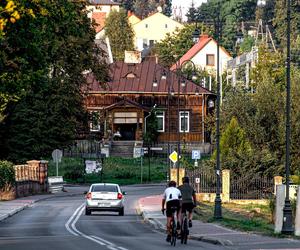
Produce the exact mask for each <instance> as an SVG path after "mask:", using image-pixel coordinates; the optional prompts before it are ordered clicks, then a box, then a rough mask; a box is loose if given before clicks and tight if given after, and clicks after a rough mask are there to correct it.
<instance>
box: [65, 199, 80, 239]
mask: <svg viewBox="0 0 300 250" xmlns="http://www.w3.org/2000/svg"><path fill="white" fill-rule="evenodd" d="M83 205H84V203H82V204H81V205H80V206H79V207H78V208H77V209H76V210H75V212H74V213H73V214H72V216H71V217H70V219H69V220H68V221H67V223H66V224H65V227H66V229H67V230H68V231H69V232H70V233H71V234H73V235H75V236H78V234H77V233H74V231H73V230H71V229H70V225H69V224H70V223H71V221H72V220H73V218H74V217H75V216H76V214H77V212H78V210H80V208H81V207H82V206H83Z"/></svg>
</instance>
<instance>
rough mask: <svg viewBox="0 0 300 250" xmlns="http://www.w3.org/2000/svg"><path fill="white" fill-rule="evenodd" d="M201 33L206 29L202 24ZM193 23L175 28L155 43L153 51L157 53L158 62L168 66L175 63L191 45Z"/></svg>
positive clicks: (192, 43)
mask: <svg viewBox="0 0 300 250" xmlns="http://www.w3.org/2000/svg"><path fill="white" fill-rule="evenodd" d="M200 29H201V30H202V31H203V33H207V32H208V30H207V29H206V27H205V26H204V25H202V26H201V27H200ZM194 30H195V25H192V24H190V25H186V26H185V27H184V28H183V29H176V30H175V31H174V32H173V33H172V34H169V33H168V34H167V36H166V38H165V39H164V40H162V41H161V42H159V43H157V44H156V45H155V48H154V51H155V53H156V54H157V55H158V57H159V60H160V63H161V64H163V65H165V66H167V67H169V66H171V65H173V64H174V63H176V61H177V60H178V59H179V58H180V57H182V56H183V55H184V54H185V53H186V52H187V51H188V50H189V49H190V48H191V47H192V46H193V45H194V42H193V36H192V34H193V32H194Z"/></svg>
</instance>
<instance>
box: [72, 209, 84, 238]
mask: <svg viewBox="0 0 300 250" xmlns="http://www.w3.org/2000/svg"><path fill="white" fill-rule="evenodd" d="M84 209H85V207H84V205H83V207H82V208H81V210H79V212H78V214H77V216H76V217H75V219H74V220H73V223H72V224H71V227H72V229H73V230H74V231H75V232H76V233H78V234H79V235H82V233H81V232H79V231H78V230H77V228H76V226H75V223H76V222H77V221H78V219H79V217H80V216H81V214H82V212H83V210H84Z"/></svg>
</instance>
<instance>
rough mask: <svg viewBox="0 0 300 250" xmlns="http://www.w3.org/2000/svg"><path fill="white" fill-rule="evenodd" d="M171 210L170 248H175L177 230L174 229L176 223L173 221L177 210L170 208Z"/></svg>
mask: <svg viewBox="0 0 300 250" xmlns="http://www.w3.org/2000/svg"><path fill="white" fill-rule="evenodd" d="M171 210H172V218H171V241H170V243H171V246H174V247H175V246H176V240H177V228H176V221H175V212H176V210H177V207H171Z"/></svg>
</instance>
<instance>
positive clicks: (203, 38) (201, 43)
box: [171, 35, 231, 70]
mask: <svg viewBox="0 0 300 250" xmlns="http://www.w3.org/2000/svg"><path fill="white" fill-rule="evenodd" d="M211 41H212V42H213V43H214V44H215V45H217V42H216V41H215V40H214V39H213V38H212V37H210V36H209V35H201V36H200V39H199V41H198V42H197V43H196V44H195V45H194V46H193V47H192V48H191V49H189V50H188V51H187V52H186V53H185V54H184V55H183V56H182V57H181V58H180V59H179V62H178V61H177V62H176V63H175V64H174V65H172V67H171V70H175V69H176V64H178V63H179V65H182V63H183V62H185V61H186V60H191V59H192V58H193V57H194V56H195V55H196V54H198V53H199V52H200V51H201V50H202V49H204V48H205V46H206V45H208V44H209V42H211ZM220 49H221V50H222V51H223V52H224V53H225V54H227V55H228V56H229V57H231V56H230V55H229V53H228V52H227V50H225V49H224V48H223V47H222V46H221V47H220Z"/></svg>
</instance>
